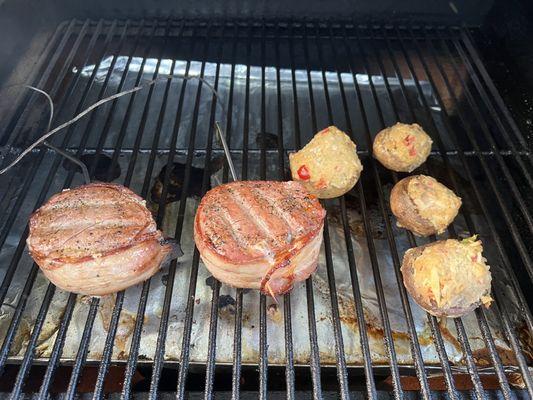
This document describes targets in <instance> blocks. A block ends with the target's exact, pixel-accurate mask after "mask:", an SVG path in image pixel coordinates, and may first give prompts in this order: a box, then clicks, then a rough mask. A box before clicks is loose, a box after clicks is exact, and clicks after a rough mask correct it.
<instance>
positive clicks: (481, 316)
mask: <svg viewBox="0 0 533 400" xmlns="http://www.w3.org/2000/svg"><path fill="white" fill-rule="evenodd" d="M422 62H423V60H422ZM441 74H442V71H441ZM430 79H431V77H430ZM478 199H479V200H480V201H481V199H480V198H478ZM470 233H471V234H474V233H475V230H473V229H472V228H471V227H470ZM494 294H495V297H496V301H497V302H500V300H499V298H501V297H500V295H499V289H498V288H495V293H494ZM525 308H526V309H527V307H525ZM476 315H477V317H478V323H479V325H480V329H481V332H482V335H483V338H484V341H485V343H486V345H487V347H488V350H489V354H490V357H491V359H492V363H493V366H494V368H495V370H496V373H497V376H498V379H499V381H500V384H501V387H502V390H503V394H504V396H505V397H510V396H511V394H510V388H509V385H508V382H507V379H506V376H505V374H504V371H503V367H502V364H501V360H500V357H499V355H498V353H497V352H496V349H495V346H494V339H493V338H492V335H491V333H490V329H489V327H488V324H487V321H486V317H485V313H484V311H477V312H476ZM501 318H502V320H504V321H505V320H506V319H507V318H508V317H507V315H501ZM503 325H504V330H505V331H506V334H507V336H508V338H509V337H510V338H513V339H514V333H513V332H512V330H508V329H506V327H507V324H506V323H505V322H504V324H503ZM513 339H511V340H510V341H511V345H512V347H513V350H514V351H515V355H516V356H517V357H518V358H519V359H520V358H521V357H522V354H521V351H520V349H519V347H518V346H513V343H516V340H513ZM519 366H520V367H521V370H522V374H523V376H528V375H529V372H528V371H527V369H524V368H523V367H524V365H523V364H522V365H521V364H519ZM529 378H530V377H529ZM531 383H532V382H531V379H527V378H526V384H527V386H528V389H529V390H530V391H531V390H532V385H531Z"/></svg>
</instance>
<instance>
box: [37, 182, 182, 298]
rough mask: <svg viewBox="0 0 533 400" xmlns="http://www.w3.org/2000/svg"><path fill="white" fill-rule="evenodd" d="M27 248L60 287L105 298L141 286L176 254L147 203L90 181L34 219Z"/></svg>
mask: <svg viewBox="0 0 533 400" xmlns="http://www.w3.org/2000/svg"><path fill="white" fill-rule="evenodd" d="M29 224H30V234H29V237H28V241H27V243H28V248H29V250H30V254H31V256H32V258H33V259H34V260H35V262H36V263H37V264H38V265H39V267H40V268H41V270H42V271H43V273H44V274H45V275H46V276H47V277H48V278H49V279H50V280H51V281H52V282H53V283H54V284H55V285H57V286H58V287H60V288H62V289H64V290H67V291H71V292H75V293H81V294H88V295H104V294H109V293H113V292H117V291H120V290H122V289H125V288H127V287H129V286H132V285H134V284H136V283H139V282H142V281H144V280H146V279H148V278H149V277H150V276H152V275H153V274H154V273H155V272H157V271H158V270H159V268H160V266H161V263H162V262H163V261H164V260H165V259H167V258H168V256H169V255H170V254H171V253H172V250H173V246H172V245H170V244H167V243H164V240H163V235H162V233H161V232H160V231H158V230H157V227H156V224H155V222H154V220H153V218H152V215H151V214H150V212H149V211H148V209H147V208H146V206H145V202H144V200H143V199H142V198H141V197H139V196H137V195H136V194H135V193H133V192H132V191H131V190H129V189H127V188H126V187H124V186H120V185H116V184H110V183H91V184H88V185H84V186H80V187H78V188H76V189H70V190H65V191H63V192H61V193H58V194H56V195H54V196H52V198H50V200H49V201H48V202H47V203H46V204H44V205H43V206H42V207H41V208H39V209H38V210H37V211H36V212H35V213H34V214H33V215H32V216H31V218H30V223H29Z"/></svg>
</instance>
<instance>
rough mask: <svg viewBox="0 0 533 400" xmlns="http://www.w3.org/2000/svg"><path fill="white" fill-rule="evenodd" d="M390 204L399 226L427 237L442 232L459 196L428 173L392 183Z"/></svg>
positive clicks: (459, 203)
mask: <svg viewBox="0 0 533 400" xmlns="http://www.w3.org/2000/svg"><path fill="white" fill-rule="evenodd" d="M390 206H391V210H392V213H393V214H394V216H395V217H396V219H397V225H398V226H399V227H403V228H407V229H409V230H410V231H411V232H413V233H414V234H416V235H418V236H429V235H434V234H441V233H442V232H444V231H445V230H446V228H447V227H448V225H450V224H451V223H452V221H453V220H454V219H455V217H456V216H457V213H458V212H459V209H460V208H461V198H460V197H458V196H456V195H455V193H454V192H453V191H451V190H450V189H448V188H447V187H446V186H444V185H443V184H442V183H440V182H438V181H437V180H436V179H435V178H432V177H431V176H426V175H413V176H408V177H407V178H404V179H402V180H401V181H399V182H398V183H396V185H394V187H393V188H392V191H391V195H390Z"/></svg>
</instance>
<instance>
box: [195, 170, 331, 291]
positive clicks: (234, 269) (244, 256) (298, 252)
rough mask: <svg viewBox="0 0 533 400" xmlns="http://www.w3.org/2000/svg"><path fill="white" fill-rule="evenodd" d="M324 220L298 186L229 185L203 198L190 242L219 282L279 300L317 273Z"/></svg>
mask: <svg viewBox="0 0 533 400" xmlns="http://www.w3.org/2000/svg"><path fill="white" fill-rule="evenodd" d="M325 215H326V212H325V210H324V209H323V208H322V206H321V205H320V203H319V202H318V200H317V199H316V198H315V197H314V196H313V195H310V194H309V193H308V192H307V191H306V190H305V189H304V188H303V186H302V185H301V184H300V183H298V182H271V181H244V182H232V183H228V184H225V185H221V186H218V187H216V188H214V189H212V190H210V191H209V192H207V194H206V195H205V196H204V197H203V199H202V201H201V202H200V205H199V206H198V210H197V212H196V218H195V224H194V238H195V242H196V245H197V247H198V250H199V252H200V255H201V257H202V260H203V261H204V264H205V265H206V267H207V268H208V269H209V271H210V272H211V273H212V274H213V275H214V276H215V278H217V279H218V280H220V281H222V282H224V283H226V284H229V285H231V286H235V287H241V288H253V289H261V290H262V291H263V292H265V293H269V294H282V293H285V292H287V291H289V290H290V289H291V288H292V286H293V284H294V282H298V281H301V280H304V279H306V278H307V277H308V276H309V275H310V274H312V273H313V272H314V271H315V269H316V266H317V261H318V254H319V251H320V246H321V244H322V229H323V226H324V217H325Z"/></svg>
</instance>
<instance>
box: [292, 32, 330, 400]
mask: <svg viewBox="0 0 533 400" xmlns="http://www.w3.org/2000/svg"><path fill="white" fill-rule="evenodd" d="M291 28H292V27H291ZM292 33H293V31H292V29H291V34H292ZM290 43H291V47H290V52H291V59H294V53H293V51H294V50H293V47H292V40H291V42H290ZM303 50H304V57H305V58H304V59H305V64H306V66H307V65H309V62H308V60H309V55H308V48H307V45H304V46H303ZM293 71H294V68H293ZM306 74H307V90H308V93H309V103H310V105H312V104H314V99H313V86H312V83H311V71H310V70H309V68H307V67H306ZM295 84H296V77H295V75H294V73H293V92H294V93H293V95H294V107H295V113H297V115H296V114H295V121H298V122H297V125H296V128H297V131H296V139H295V140H296V143H297V147H296V148H297V149H300V147H301V145H302V140H301V130H300V124H299V119H296V118H299V112H298V111H297V110H298V102H297V91H296V87H295V86H294V85H295ZM311 122H312V127H313V131H314V132H316V131H317V122H316V113H314V112H312V113H311ZM305 290H306V295H307V318H308V324H309V341H310V346H311V357H310V368H311V378H312V381H313V396H314V398H315V399H320V398H322V387H321V386H322V384H321V382H320V352H319V348H318V335H317V327H316V316H315V299H314V292H313V277H312V276H310V277H309V278H307V281H306V282H305Z"/></svg>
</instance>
